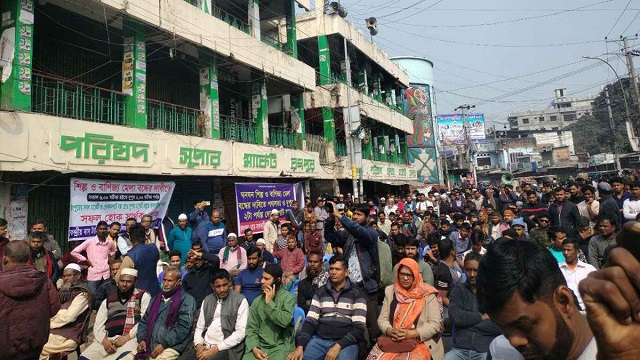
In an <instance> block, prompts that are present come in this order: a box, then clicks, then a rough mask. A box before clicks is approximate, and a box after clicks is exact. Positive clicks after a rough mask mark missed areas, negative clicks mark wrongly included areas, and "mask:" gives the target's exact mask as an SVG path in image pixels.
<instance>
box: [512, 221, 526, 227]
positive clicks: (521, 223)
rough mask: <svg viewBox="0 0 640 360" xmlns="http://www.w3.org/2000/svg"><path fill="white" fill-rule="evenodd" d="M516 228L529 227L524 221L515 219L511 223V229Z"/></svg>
mask: <svg viewBox="0 0 640 360" xmlns="http://www.w3.org/2000/svg"><path fill="white" fill-rule="evenodd" d="M515 226H522V227H523V228H526V227H527V225H526V224H525V223H524V220H522V219H514V220H513V221H512V222H511V227H515Z"/></svg>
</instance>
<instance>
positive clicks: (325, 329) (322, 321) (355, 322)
mask: <svg viewBox="0 0 640 360" xmlns="http://www.w3.org/2000/svg"><path fill="white" fill-rule="evenodd" d="M366 316H367V300H366V295H365V294H364V293H362V292H360V291H359V290H358V289H357V288H355V287H353V286H352V285H351V281H350V280H349V278H347V279H346V284H345V285H344V287H343V288H342V289H340V290H337V289H336V288H335V287H333V285H331V282H330V281H329V282H327V283H326V284H325V285H324V286H322V287H320V288H318V290H316V293H315V294H314V295H313V299H312V300H311V306H310V307H309V313H307V317H306V319H305V321H304V324H303V325H302V331H301V332H300V335H298V338H297V341H296V343H297V345H299V346H302V347H305V346H306V345H307V344H308V343H309V341H310V340H311V337H312V336H313V335H317V336H318V337H320V338H322V339H328V340H336V342H337V343H338V344H340V346H341V347H342V348H343V349H344V348H345V347H347V346H349V345H355V344H357V343H358V342H359V341H361V340H363V339H364V330H365V327H366V322H367V320H366Z"/></svg>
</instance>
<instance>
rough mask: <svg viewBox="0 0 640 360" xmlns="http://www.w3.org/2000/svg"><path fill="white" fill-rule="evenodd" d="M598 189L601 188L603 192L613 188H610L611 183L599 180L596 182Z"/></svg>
mask: <svg viewBox="0 0 640 360" xmlns="http://www.w3.org/2000/svg"><path fill="white" fill-rule="evenodd" d="M598 190H601V191H604V192H611V190H613V189H612V188H611V185H609V183H608V182H606V181H601V182H600V183H599V184H598Z"/></svg>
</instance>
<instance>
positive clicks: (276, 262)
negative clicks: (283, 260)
mask: <svg viewBox="0 0 640 360" xmlns="http://www.w3.org/2000/svg"><path fill="white" fill-rule="evenodd" d="M273 263H274V264H278V258H277V257H275V256H274V257H273Z"/></svg>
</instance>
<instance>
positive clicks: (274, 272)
mask: <svg viewBox="0 0 640 360" xmlns="http://www.w3.org/2000/svg"><path fill="white" fill-rule="evenodd" d="M263 271H264V272H266V273H267V274H269V275H271V276H273V277H274V278H282V268H281V267H280V265H278V264H267V266H265V267H264V270H263Z"/></svg>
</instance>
